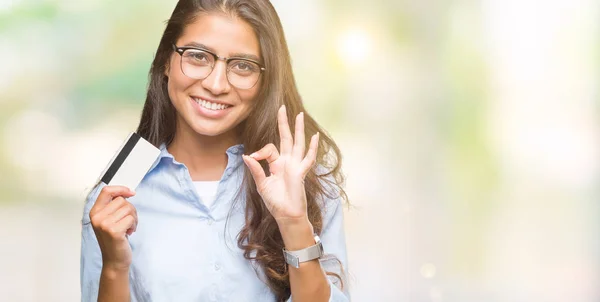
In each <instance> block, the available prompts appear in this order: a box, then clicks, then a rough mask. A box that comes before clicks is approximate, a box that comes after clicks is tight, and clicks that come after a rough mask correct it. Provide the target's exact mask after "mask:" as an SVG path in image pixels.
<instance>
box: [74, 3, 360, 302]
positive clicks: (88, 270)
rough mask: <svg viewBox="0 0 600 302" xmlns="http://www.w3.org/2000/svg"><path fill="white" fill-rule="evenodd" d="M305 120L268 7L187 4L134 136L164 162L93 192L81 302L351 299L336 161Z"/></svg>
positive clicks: (168, 37) (163, 44)
mask: <svg viewBox="0 0 600 302" xmlns="http://www.w3.org/2000/svg"><path fill="white" fill-rule="evenodd" d="M303 112H304V108H303V105H302V101H301V99H300V96H299V94H298V91H297V88H296V86H295V84H294V78H293V75H292V69H291V64H290V58H289V52H288V49H287V45H286V42H285V39H284V34H283V30H282V27H281V24H280V21H279V18H278V16H277V14H276V12H275V10H274V8H273V7H272V6H271V4H270V3H269V2H268V1H266V0H180V1H179V2H178V3H177V6H176V7H175V10H174V11H173V14H172V16H171V18H170V19H169V21H168V24H167V27H166V29H165V32H164V34H163V36H162V39H161V41H160V44H159V46H158V50H157V52H156V57H155V59H154V62H153V63H152V67H151V70H150V84H149V87H148V94H147V98H146V102H145V104H144V109H143V112H142V116H141V121H140V124H139V127H138V129H137V133H138V134H140V135H141V136H142V137H143V138H145V139H146V140H148V141H149V142H151V143H152V144H154V145H155V146H157V147H159V148H160V150H161V154H160V156H159V158H158V159H157V160H156V162H155V163H154V165H153V166H152V168H151V169H150V170H149V172H148V173H147V174H146V176H145V178H144V179H143V181H142V182H141V184H140V185H139V186H138V187H137V189H136V192H133V191H130V190H129V189H127V188H125V187H120V186H106V185H104V184H99V185H97V186H96V187H95V188H94V189H93V190H92V191H91V192H90V194H89V196H88V198H87V202H86V206H85V209H84V215H83V230H82V248H81V253H82V254H81V287H82V300H84V301H96V300H98V301H129V300H130V299H131V300H134V301H273V300H276V301H285V300H288V299H293V301H347V300H348V294H347V284H345V283H344V282H343V281H342V280H343V279H344V276H345V274H344V271H345V269H344V267H345V265H346V250H345V239H344V233H343V217H342V203H343V202H344V201H346V200H347V198H346V196H345V193H344V190H343V189H342V188H341V187H340V186H339V185H338V184H340V183H342V182H343V178H342V175H341V172H340V162H339V160H340V159H341V154H340V152H339V149H338V147H337V146H336V144H335V143H334V142H333V140H332V139H331V138H329V137H328V136H327V135H325V134H324V131H323V130H322V129H321V128H320V127H319V126H318V124H317V123H316V122H315V121H314V120H313V119H312V118H311V117H310V116H309V115H308V114H304V113H303ZM288 118H289V120H288ZM292 129H293V130H292ZM292 131H293V132H294V134H293V135H292ZM319 133H320V134H319ZM306 145H308V148H306ZM245 154H250V155H249V156H247V155H245ZM315 235H318V236H315ZM321 247H322V248H323V249H324V254H323V253H322V252H321V250H320V248H321Z"/></svg>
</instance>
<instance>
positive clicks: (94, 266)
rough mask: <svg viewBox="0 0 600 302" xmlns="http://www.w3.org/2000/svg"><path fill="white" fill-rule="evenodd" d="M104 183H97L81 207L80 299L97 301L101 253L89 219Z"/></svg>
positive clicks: (90, 301) (85, 301)
mask: <svg viewBox="0 0 600 302" xmlns="http://www.w3.org/2000/svg"><path fill="white" fill-rule="evenodd" d="M104 186H105V184H104V183H100V184H99V185H97V186H96V187H95V188H94V189H92V191H91V192H90V194H89V195H88V197H87V198H86V201H85V206H84V208H83V218H82V219H81V224H82V228H81V259H80V262H81V263H80V274H79V278H80V286H81V301H82V302H92V301H94V302H96V301H98V287H99V285H100V273H101V272H102V253H101V252H100V246H99V245H98V240H97V239H96V234H95V233H94V230H93V229H92V224H91V221H90V210H91V209H92V206H94V203H95V202H96V198H98V195H99V194H100V191H101V190H102V187H104Z"/></svg>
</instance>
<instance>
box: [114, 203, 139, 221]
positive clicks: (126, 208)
mask: <svg viewBox="0 0 600 302" xmlns="http://www.w3.org/2000/svg"><path fill="white" fill-rule="evenodd" d="M127 215H132V216H133V217H134V218H136V220H137V211H136V209H135V207H134V206H133V205H132V204H131V203H126V204H124V205H123V206H122V207H120V208H119V209H117V210H116V211H115V212H114V213H112V214H111V215H110V218H108V219H110V221H111V222H112V223H116V222H117V221H119V220H121V219H123V217H125V216H127Z"/></svg>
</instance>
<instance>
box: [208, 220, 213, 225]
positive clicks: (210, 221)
mask: <svg viewBox="0 0 600 302" xmlns="http://www.w3.org/2000/svg"><path fill="white" fill-rule="evenodd" d="M213 222H215V221H214V220H212V219H208V222H207V223H208V225H212V224H213Z"/></svg>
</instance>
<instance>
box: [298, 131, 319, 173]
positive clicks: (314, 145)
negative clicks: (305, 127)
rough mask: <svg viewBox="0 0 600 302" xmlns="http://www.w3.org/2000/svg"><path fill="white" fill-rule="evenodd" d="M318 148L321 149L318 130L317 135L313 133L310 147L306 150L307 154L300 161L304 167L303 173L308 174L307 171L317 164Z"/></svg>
mask: <svg viewBox="0 0 600 302" xmlns="http://www.w3.org/2000/svg"><path fill="white" fill-rule="evenodd" d="M318 149H319V132H317V133H316V134H315V135H313V136H312V137H311V138H310V146H309V148H308V152H306V156H305V157H304V159H303V160H302V162H301V163H300V166H301V167H302V171H303V174H302V175H304V176H306V173H308V171H309V170H310V169H311V168H312V166H313V165H314V164H315V162H316V159H317V150H318Z"/></svg>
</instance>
